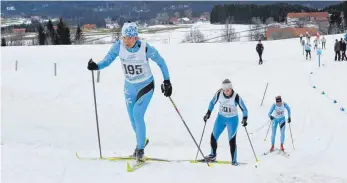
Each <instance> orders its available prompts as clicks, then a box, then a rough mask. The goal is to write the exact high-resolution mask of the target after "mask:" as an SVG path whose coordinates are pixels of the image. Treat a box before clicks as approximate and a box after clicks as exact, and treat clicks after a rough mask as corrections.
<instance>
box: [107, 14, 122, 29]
mask: <svg viewBox="0 0 347 183" xmlns="http://www.w3.org/2000/svg"><path fill="white" fill-rule="evenodd" d="M105 23H106V28H108V29H118V28H119V27H120V25H119V24H118V22H117V21H112V19H111V18H109V17H108V18H105Z"/></svg>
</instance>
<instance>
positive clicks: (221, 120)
mask: <svg viewBox="0 0 347 183" xmlns="http://www.w3.org/2000/svg"><path fill="white" fill-rule="evenodd" d="M224 129H225V117H223V116H221V115H219V114H218V116H217V119H216V122H215V123H214V127H213V132H212V134H211V142H210V143H211V154H212V155H217V143H218V139H219V136H220V135H221V134H222V132H223V131H224Z"/></svg>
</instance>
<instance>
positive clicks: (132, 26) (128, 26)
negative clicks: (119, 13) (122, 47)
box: [122, 22, 138, 37]
mask: <svg viewBox="0 0 347 183" xmlns="http://www.w3.org/2000/svg"><path fill="white" fill-rule="evenodd" d="M122 36H123V37H137V36H138V32H137V25H136V23H134V22H126V23H124V25H123V27H122Z"/></svg>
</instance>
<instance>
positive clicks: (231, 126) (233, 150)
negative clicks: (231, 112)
mask: <svg viewBox="0 0 347 183" xmlns="http://www.w3.org/2000/svg"><path fill="white" fill-rule="evenodd" d="M238 124H239V118H238V116H236V117H232V118H229V119H228V122H227V128H228V137H229V145H230V154H231V158H232V162H233V163H237V145H236V136H237V128H238Z"/></svg>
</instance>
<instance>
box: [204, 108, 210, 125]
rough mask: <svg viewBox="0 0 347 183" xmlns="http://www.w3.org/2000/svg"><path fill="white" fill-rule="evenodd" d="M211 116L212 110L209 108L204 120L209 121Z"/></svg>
mask: <svg viewBox="0 0 347 183" xmlns="http://www.w3.org/2000/svg"><path fill="white" fill-rule="evenodd" d="M210 116H211V111H210V110H208V111H207V113H206V114H205V116H204V121H205V123H206V121H207V120H208V119H210Z"/></svg>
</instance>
